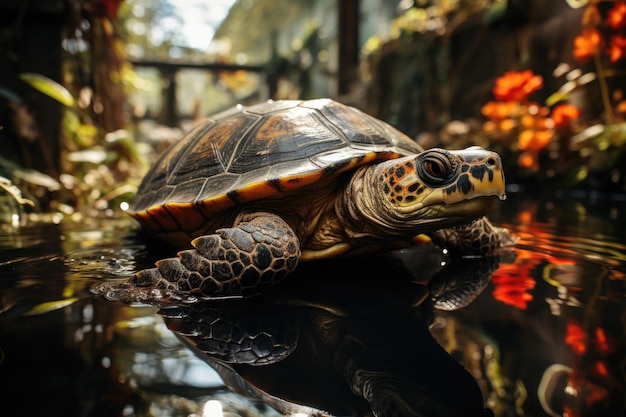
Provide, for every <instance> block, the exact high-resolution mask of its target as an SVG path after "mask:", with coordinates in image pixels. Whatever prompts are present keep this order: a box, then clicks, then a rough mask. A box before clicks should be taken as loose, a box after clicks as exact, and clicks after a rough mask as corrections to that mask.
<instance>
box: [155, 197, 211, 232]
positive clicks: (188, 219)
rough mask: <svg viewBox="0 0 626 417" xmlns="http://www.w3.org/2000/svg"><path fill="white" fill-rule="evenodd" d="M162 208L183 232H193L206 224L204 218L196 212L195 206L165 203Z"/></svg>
mask: <svg viewBox="0 0 626 417" xmlns="http://www.w3.org/2000/svg"><path fill="white" fill-rule="evenodd" d="M163 206H164V208H165V210H167V212H168V213H169V214H170V215H171V216H172V217H173V218H175V219H176V221H177V224H178V225H179V226H180V228H181V229H183V230H185V231H194V230H196V229H198V228H199V227H200V226H201V225H202V224H203V223H204V222H206V217H204V216H203V215H202V214H201V213H200V212H199V211H198V209H197V208H196V206H195V204H191V203H165V204H164V205H163Z"/></svg>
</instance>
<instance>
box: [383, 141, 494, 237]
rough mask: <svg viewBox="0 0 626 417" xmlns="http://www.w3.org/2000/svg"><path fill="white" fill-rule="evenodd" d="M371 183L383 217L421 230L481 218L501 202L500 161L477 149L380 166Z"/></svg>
mask: <svg viewBox="0 0 626 417" xmlns="http://www.w3.org/2000/svg"><path fill="white" fill-rule="evenodd" d="M372 182H373V183H375V184H376V187H375V188H377V189H378V190H377V193H378V198H380V199H382V200H383V201H382V202H381V203H382V204H381V206H385V210H387V212H388V213H389V216H391V217H393V218H394V219H395V220H396V221H399V222H408V223H411V224H412V225H413V226H412V227H416V225H417V226H419V225H424V230H428V229H434V228H439V227H447V226H450V225H453V224H458V223H463V222H466V221H470V220H472V219H474V218H477V217H481V216H483V215H485V214H486V213H487V212H488V210H489V209H490V208H491V206H492V205H493V202H494V201H495V200H497V199H498V198H500V199H504V197H505V189H504V185H505V183H504V171H503V169H502V161H501V159H500V156H499V155H498V154H497V153H495V152H491V151H487V150H485V149H483V148H481V147H478V146H473V147H470V148H467V149H464V150H458V151H448V150H444V149H430V150H427V151H424V152H422V153H420V154H417V155H415V156H411V157H404V158H400V159H394V160H390V161H386V162H384V163H381V164H379V166H377V167H376V171H375V173H374V175H373V178H372ZM380 214H381V216H383V217H385V216H386V215H385V214H384V213H380ZM394 223H395V221H394ZM417 228H418V229H419V227H417Z"/></svg>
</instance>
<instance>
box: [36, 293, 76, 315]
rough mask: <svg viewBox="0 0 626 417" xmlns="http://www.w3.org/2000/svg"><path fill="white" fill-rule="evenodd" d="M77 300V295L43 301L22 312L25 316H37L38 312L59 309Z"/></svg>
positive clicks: (42, 312)
mask: <svg viewBox="0 0 626 417" xmlns="http://www.w3.org/2000/svg"><path fill="white" fill-rule="evenodd" d="M76 301H78V298H77V297H72V298H67V299H65V300H57V301H48V302H45V303H41V304H37V305H36V306H34V307H33V308H31V309H30V310H28V311H27V312H25V313H24V315H25V316H37V315H40V314H45V313H49V312H51V311H55V310H60V309H62V308H65V307H67V306H69V305H72V304H74V303H75V302H76Z"/></svg>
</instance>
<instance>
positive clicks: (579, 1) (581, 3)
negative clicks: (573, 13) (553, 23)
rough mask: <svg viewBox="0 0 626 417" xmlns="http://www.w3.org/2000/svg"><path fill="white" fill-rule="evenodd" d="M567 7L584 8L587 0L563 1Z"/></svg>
mask: <svg viewBox="0 0 626 417" xmlns="http://www.w3.org/2000/svg"><path fill="white" fill-rule="evenodd" d="M565 2H566V3H567V4H568V6H569V7H571V8H572V9H580V8H581V7H585V6H586V5H587V3H589V0H565Z"/></svg>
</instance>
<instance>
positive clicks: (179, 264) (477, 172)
mask: <svg viewBox="0 0 626 417" xmlns="http://www.w3.org/2000/svg"><path fill="white" fill-rule="evenodd" d="M504 192H505V191H504V173H503V171H502V163H501V161H500V157H499V156H498V155H497V154H496V153H494V152H490V151H486V150H484V149H482V148H480V147H477V146H474V147H470V148H467V149H465V150H460V151H447V150H443V149H430V150H427V151H424V150H423V149H422V148H421V147H419V146H418V145H417V144H416V143H415V142H414V141H412V140H411V139H409V138H408V137H407V136H405V135H404V134H402V133H400V132H399V131H397V130H396V129H394V128H393V127H391V126H389V125H388V124H386V123H384V122H382V121H380V120H378V119H375V118H373V117H371V116H368V115H366V114H364V113H362V112H361V111H359V110H357V109H355V108H352V107H349V106H345V105H343V104H340V103H337V102H334V101H332V100H327V99H320V100H311V101H275V102H267V103H263V104H259V105H256V106H251V107H241V106H240V107H236V108H233V109H231V110H228V111H225V112H223V113H220V114H218V115H216V116H214V117H213V118H212V119H209V120H207V121H206V122H203V123H201V124H199V125H198V126H197V127H195V128H194V129H192V130H191V131H190V132H189V133H188V134H187V135H185V136H184V137H183V138H182V139H181V140H180V141H179V142H177V143H175V144H174V145H172V147H170V148H169V149H168V150H166V151H165V152H164V154H163V155H162V156H161V157H160V159H159V160H158V161H157V162H156V164H155V165H154V166H153V167H152V169H151V170H150V172H148V174H147V175H146V177H145V178H144V180H143V182H142V185H141V186H140V188H139V191H138V194H137V197H136V199H135V201H134V203H133V206H132V207H131V209H130V211H129V213H130V214H131V215H132V216H133V217H135V218H136V219H137V220H139V222H140V223H141V224H142V225H143V226H144V227H145V229H147V230H149V231H150V232H152V233H153V234H154V235H156V236H157V237H159V238H161V239H163V240H164V241H166V242H168V243H171V244H174V245H176V246H178V247H189V244H190V242H191V244H192V245H193V249H188V250H183V251H181V252H179V253H178V257H175V258H168V259H164V260H161V261H159V262H157V266H156V268H151V269H147V270H143V271H140V272H138V273H136V274H135V275H133V276H132V277H131V279H130V280H129V284H130V285H132V286H135V287H136V288H144V289H145V292H144V294H143V296H144V297H145V298H147V300H148V301H149V299H150V298H151V297H160V296H165V297H169V296H171V295H172V294H174V293H176V294H179V295H181V296H182V297H186V298H187V299H188V300H189V301H192V300H194V299H209V298H215V297H228V296H244V297H245V296H249V295H254V294H258V293H260V292H262V291H263V290H264V289H265V288H267V287H269V286H271V285H273V284H275V283H277V282H279V281H281V280H282V279H283V278H285V277H286V276H287V275H289V274H290V273H292V272H293V271H294V270H295V268H296V266H297V265H298V264H299V263H300V262H301V261H309V260H319V259H326V258H334V257H339V256H343V255H355V254H363V253H367V252H376V251H381V250H385V249H394V248H399V247H407V246H410V245H412V244H414V243H415V242H416V241H420V240H419V239H417V236H419V235H422V234H424V233H429V234H431V235H433V236H434V237H435V239H434V240H435V241H437V242H439V243H441V244H445V245H446V246H448V247H449V248H450V249H451V250H455V251H456V252H459V253H461V254H464V255H465V254H469V255H482V254H485V253H488V252H490V251H492V250H494V249H495V248H497V247H498V246H500V245H501V242H502V241H503V240H504V241H505V242H508V241H509V238H508V235H507V233H506V232H505V231H503V230H501V229H498V228H494V227H493V226H491V224H490V223H489V222H488V221H487V219H486V218H484V217H483V216H484V215H485V214H486V213H487V211H488V210H489V208H490V207H491V206H492V204H493V202H494V200H497V199H498V198H504ZM470 222H473V223H470ZM468 223H470V225H469V226H466V227H464V228H463V229H458V228H455V226H457V225H461V224H468ZM137 296H138V297H141V296H142V295H141V294H140V293H139V292H137Z"/></svg>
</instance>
